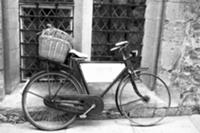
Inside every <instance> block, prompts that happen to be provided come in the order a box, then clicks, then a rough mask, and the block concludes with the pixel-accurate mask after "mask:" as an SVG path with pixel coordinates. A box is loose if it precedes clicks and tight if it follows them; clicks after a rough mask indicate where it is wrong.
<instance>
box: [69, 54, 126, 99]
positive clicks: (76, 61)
mask: <svg viewBox="0 0 200 133" xmlns="http://www.w3.org/2000/svg"><path fill="white" fill-rule="evenodd" d="M82 63H107V62H96V61H83V60H80V59H79V58H73V59H72V60H71V63H70V68H71V69H73V70H74V72H75V75H76V76H77V77H78V78H79V81H80V82H81V84H82V85H83V87H84V89H85V90H86V92H87V94H90V91H89V88H88V84H87V82H86V79H85V77H84V74H83V71H82V69H81V66H80V65H81V64H82ZM109 63H110V62H109ZM111 63H112V62H111ZM113 63H122V62H113ZM126 74H127V68H126V67H125V68H123V70H121V71H120V73H119V74H118V75H117V76H116V77H115V78H114V80H113V81H112V82H111V83H110V84H109V86H108V87H106V88H105V90H104V91H103V92H102V93H101V94H99V96H100V97H102V98H103V97H104V95H105V94H106V93H107V92H108V91H109V90H110V89H111V88H112V87H113V85H115V84H116V83H117V81H120V79H121V78H122V77H123V76H124V75H126Z"/></svg>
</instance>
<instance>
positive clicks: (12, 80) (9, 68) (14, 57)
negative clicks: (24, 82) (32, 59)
mask: <svg viewBox="0 0 200 133" xmlns="http://www.w3.org/2000/svg"><path fill="white" fill-rule="evenodd" d="M6 54H7V55H6V58H7V59H6V61H5V63H6V67H5V68H4V70H5V81H6V82H5V88H6V90H5V91H6V93H11V92H12V91H13V90H14V89H15V87H16V85H17V84H18V83H19V76H20V74H19V67H20V66H19V49H14V50H10V51H9V52H7V53H6Z"/></svg>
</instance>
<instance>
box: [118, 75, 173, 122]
mask: <svg viewBox="0 0 200 133" xmlns="http://www.w3.org/2000/svg"><path fill="white" fill-rule="evenodd" d="M144 76H146V77H144ZM145 78H146V79H145ZM150 80H151V81H155V82H153V83H154V85H153V84H151V83H152V82H149V81H150ZM134 81H135V83H136V86H137V88H138V91H139V92H140V93H141V94H142V95H143V96H148V97H149V98H150V99H149V102H145V101H143V100H142V98H141V97H139V96H138V95H137V94H136V93H135V91H134V89H133V87H132V84H131V81H130V76H129V75H127V76H125V77H124V78H123V79H122V80H121V82H120V83H119V85H118V87H117V90H116V95H115V102H116V106H117V109H118V110H119V112H120V114H121V115H123V116H124V117H125V118H127V119H128V120H129V121H130V122H131V124H132V125H136V126H153V125H156V124H158V123H159V122H160V121H161V120H163V119H164V118H165V116H166V115H167V114H168V111H169V107H170V105H171V95H170V91H169V88H168V87H167V85H166V83H165V82H164V81H163V80H162V79H161V78H159V77H158V76H156V75H153V74H148V73H140V74H138V75H137V78H135V79H134ZM144 81H145V82H144ZM152 87H154V89H152ZM130 88H132V89H130ZM161 89H162V90H161ZM131 91H132V92H131ZM161 103H162V105H163V106H161Z"/></svg>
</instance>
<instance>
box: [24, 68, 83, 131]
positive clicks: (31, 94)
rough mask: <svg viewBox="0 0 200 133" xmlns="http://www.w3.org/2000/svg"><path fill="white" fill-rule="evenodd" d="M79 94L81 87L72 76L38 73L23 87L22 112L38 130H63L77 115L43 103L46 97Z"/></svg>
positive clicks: (56, 73)
mask: <svg viewBox="0 0 200 133" xmlns="http://www.w3.org/2000/svg"><path fill="white" fill-rule="evenodd" d="M81 93H83V91H82V89H81V85H80V84H79V82H78V81H77V80H76V78H75V77H74V76H73V75H69V74H67V73H61V72H48V73H39V74H37V75H35V76H34V77H33V78H31V80H30V81H29V82H28V83H27V85H26V86H25V89H24V91H23V96H22V107H23V111H24V113H25V116H26V118H27V120H28V121H29V122H30V123H31V124H32V125H34V126H35V127H37V128H39V129H42V130H59V129H63V128H66V127H67V126H69V125H70V124H71V123H72V122H73V121H74V120H75V119H76V117H77V114H73V113H67V112H65V111H61V110H58V109H55V108H51V107H49V106H47V105H46V104H45V101H47V97H51V98H52V97H54V98H56V97H57V96H64V95H69V94H71V95H73V94H81ZM52 100H53V99H52Z"/></svg>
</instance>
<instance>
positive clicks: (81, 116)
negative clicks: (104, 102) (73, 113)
mask: <svg viewBox="0 0 200 133" xmlns="http://www.w3.org/2000/svg"><path fill="white" fill-rule="evenodd" d="M95 107H96V105H95V104H92V105H91V107H90V108H89V109H88V110H86V111H85V112H84V113H83V114H81V115H79V117H80V118H81V119H85V118H87V114H88V113H89V112H90V111H92V110H93V109H94V108H95Z"/></svg>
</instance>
